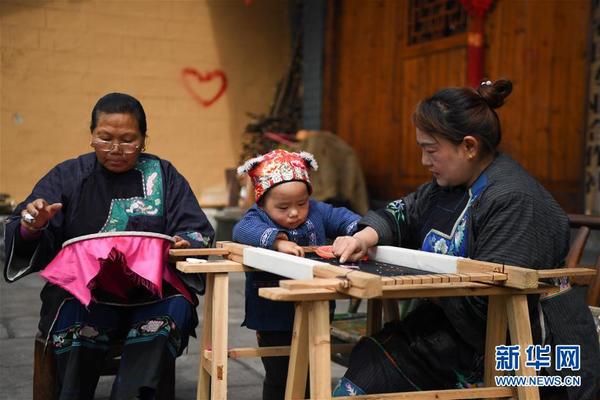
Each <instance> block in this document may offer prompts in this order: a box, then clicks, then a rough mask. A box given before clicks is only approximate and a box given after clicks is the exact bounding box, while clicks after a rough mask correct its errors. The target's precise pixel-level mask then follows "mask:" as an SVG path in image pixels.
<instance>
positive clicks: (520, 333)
mask: <svg viewBox="0 0 600 400" xmlns="http://www.w3.org/2000/svg"><path fill="white" fill-rule="evenodd" d="M506 313H507V315H508V327H509V331H510V338H511V343H518V344H519V345H521V350H520V354H519V369H518V370H517V371H516V375H518V376H535V375H536V373H535V369H533V368H528V367H525V361H526V353H525V349H526V348H527V346H529V345H531V344H533V339H532V336H531V323H530V322H529V309H528V307H527V296H526V295H524V294H519V295H514V296H509V297H508V299H507V300H506ZM517 393H518V396H519V399H521V400H523V399H526V400H539V398H540V391H539V388H538V387H537V386H519V387H518V388H517Z"/></svg>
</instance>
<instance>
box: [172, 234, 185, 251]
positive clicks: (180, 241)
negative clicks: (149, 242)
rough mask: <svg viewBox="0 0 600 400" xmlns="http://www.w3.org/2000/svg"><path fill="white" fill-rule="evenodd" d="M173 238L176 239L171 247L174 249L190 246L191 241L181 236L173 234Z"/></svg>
mask: <svg viewBox="0 0 600 400" xmlns="http://www.w3.org/2000/svg"><path fill="white" fill-rule="evenodd" d="M173 239H175V243H173V244H172V245H171V248H173V249H187V248H188V247H190V242H188V241H187V240H185V239H184V238H182V237H181V236H173Z"/></svg>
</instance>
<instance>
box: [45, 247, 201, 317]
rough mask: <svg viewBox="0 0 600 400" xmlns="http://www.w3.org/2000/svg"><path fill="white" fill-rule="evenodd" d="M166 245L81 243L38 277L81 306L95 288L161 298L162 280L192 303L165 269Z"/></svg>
mask: <svg viewBox="0 0 600 400" xmlns="http://www.w3.org/2000/svg"><path fill="white" fill-rule="evenodd" d="M169 247H170V243H169V241H167V240H165V239H161V238H155V237H146V236H110V237H99V238H94V239H88V240H82V241H79V242H75V243H72V244H70V245H68V246H66V247H64V248H63V249H62V250H61V251H60V252H59V253H58V254H57V255H56V257H54V259H53V260H52V262H50V264H48V265H47V266H46V268H44V270H43V271H42V272H41V273H40V275H42V277H44V278H45V279H47V280H48V281H49V282H51V283H53V284H55V285H58V286H60V287H62V288H63V289H65V290H67V291H68V292H70V293H71V294H72V295H73V296H75V297H76V298H77V299H79V301H81V303H82V304H84V305H86V306H87V305H88V304H90V301H91V300H92V293H91V290H92V289H94V288H95V287H98V288H102V289H103V290H105V291H107V292H110V293H113V294H115V295H116V296H119V297H121V298H124V299H126V298H127V291H128V290H129V289H131V288H134V287H136V286H139V285H143V286H145V287H146V288H148V289H149V290H150V291H152V292H153V293H155V294H157V295H159V296H161V297H162V283H163V279H164V280H165V281H166V282H168V283H169V284H171V286H173V287H174V288H175V289H177V291H178V292H180V293H181V294H183V295H184V296H185V298H186V299H187V300H188V301H189V302H190V303H194V302H193V300H192V297H191V295H190V293H189V292H188V290H187V288H186V287H185V285H184V284H183V282H181V280H180V279H179V278H178V277H177V275H175V273H174V272H173V271H172V270H171V269H170V268H169V266H168V265H167V261H168V257H169Z"/></svg>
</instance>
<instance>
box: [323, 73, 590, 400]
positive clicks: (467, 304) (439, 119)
mask: <svg viewBox="0 0 600 400" xmlns="http://www.w3.org/2000/svg"><path fill="white" fill-rule="evenodd" d="M511 91H512V84H511V82H510V81H506V80H499V81H496V82H494V83H492V82H490V81H487V82H484V83H482V84H481V86H480V87H479V88H478V89H477V90H474V89H471V88H451V89H444V90H441V91H439V92H438V93H436V94H434V95H433V96H432V97H430V98H427V99H425V100H423V101H422V102H421V103H420V104H419V105H418V106H417V109H416V111H415V113H414V115H413V121H414V123H415V125H416V128H417V129H416V141H417V144H418V145H419V147H420V148H421V151H422V158H421V161H422V163H423V165H424V166H425V167H426V168H428V169H429V171H430V172H431V174H432V175H433V181H432V182H429V183H426V184H424V185H422V186H421V187H419V188H418V189H417V191H416V192H414V193H411V194H409V195H407V196H406V197H404V198H402V199H399V200H396V201H393V202H391V203H390V204H389V205H388V206H387V207H386V208H385V209H383V210H379V211H373V212H370V213H368V214H367V215H366V216H365V217H363V219H362V220H361V221H360V222H359V230H358V232H357V233H355V234H354V236H351V237H349V236H346V237H340V238H337V239H336V241H335V242H334V245H333V251H334V253H335V254H336V255H338V256H340V259H341V261H342V262H343V261H345V260H346V259H351V260H356V259H358V258H360V257H361V256H363V255H364V254H365V252H366V250H367V248H369V247H371V246H375V245H377V244H380V245H394V246H401V247H408V248H413V249H419V250H423V251H428V252H433V253H442V254H448V255H453V256H461V257H470V258H472V259H476V260H482V261H491V262H496V263H505V264H509V265H517V266H524V267H530V268H553V267H557V266H559V265H561V264H562V263H563V262H564V259H565V256H566V255H567V251H568V246H569V225H568V219H567V216H566V215H565V213H564V211H563V210H561V208H560V206H559V205H558V204H557V203H556V201H555V200H554V199H553V198H552V196H551V195H550V194H549V193H548V192H547V191H546V190H545V189H544V188H543V187H542V186H541V185H540V184H539V183H538V182H537V181H536V180H535V179H534V178H533V177H531V176H530V175H529V174H528V173H527V172H526V171H525V170H524V169H523V168H522V167H521V166H520V165H519V164H517V163H516V162H515V161H514V160H512V159H511V158H510V157H509V156H508V155H505V154H502V153H500V152H499V151H498V145H499V144H500V139H501V131H500V121H499V119H498V116H497V114H496V112H495V109H496V108H498V107H500V106H502V104H503V103H504V100H505V98H506V97H507V96H508V95H509V94H510V93H511ZM486 310H487V299H486V298H475V297H463V298H455V297H453V298H442V299H439V301H437V302H425V303H423V304H421V305H420V306H419V307H418V308H417V309H416V310H414V311H413V312H412V313H410V314H409V315H408V316H407V317H406V318H405V319H404V320H403V321H401V322H396V323H393V324H390V325H387V326H386V327H385V328H384V330H383V331H382V332H379V333H377V334H375V335H373V336H372V337H370V338H366V339H363V340H361V342H359V343H358V344H357V346H356V347H355V349H354V351H353V352H352V356H351V359H350V367H349V369H348V371H347V372H346V374H345V377H344V378H343V379H342V381H341V383H340V385H339V386H338V387H337V388H336V395H337V394H340V395H343V394H348V393H365V392H366V393H380V392H398V391H410V390H429V389H442V388H456V387H461V386H467V385H470V384H476V383H477V382H480V381H481V379H482V370H483V362H482V360H483V354H484V342H485V328H486ZM529 311H530V318H531V325H532V331H533V339H534V342H535V343H537V344H544V345H546V344H548V345H551V346H552V352H551V354H554V346H556V345H572V344H577V345H581V369H580V370H578V371H576V372H574V371H571V370H569V369H562V370H560V371H556V370H555V369H554V364H553V365H552V366H551V367H550V368H548V369H547V370H544V371H542V372H541V373H542V374H549V375H563V376H564V375H579V376H581V378H582V385H581V386H576V387H569V388H566V390H565V389H564V388H558V389H557V391H560V393H558V394H557V395H558V396H559V397H558V398H561V399H567V398H568V399H578V400H581V399H595V398H597V397H595V396H596V390H597V387H596V385H597V380H598V377H599V376H600V353H599V350H598V341H597V340H596V339H595V337H596V333H595V329H594V322H593V319H592V317H591V314H590V311H589V309H588V308H587V306H586V304H585V301H584V299H583V296H582V295H581V293H580V292H578V291H577V290H575V289H574V288H570V287H569V286H568V284H567V283H566V282H565V283H564V284H563V285H561V292H560V294H558V295H553V296H552V297H546V298H539V296H530V297H529ZM522 351H525V349H522ZM559 369H560V368H559Z"/></svg>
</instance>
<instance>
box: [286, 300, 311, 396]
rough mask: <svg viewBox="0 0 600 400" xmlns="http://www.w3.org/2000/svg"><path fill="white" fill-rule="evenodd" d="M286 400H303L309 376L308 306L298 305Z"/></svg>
mask: <svg viewBox="0 0 600 400" xmlns="http://www.w3.org/2000/svg"><path fill="white" fill-rule="evenodd" d="M288 365H289V367H288V377H287V382H286V386H285V399H286V400H291V399H303V398H304V394H305V392H306V377H307V376H308V306H307V303H304V302H298V303H296V314H295V316H294V328H293V332H292V344H291V348H290V362H289V364H288Z"/></svg>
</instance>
